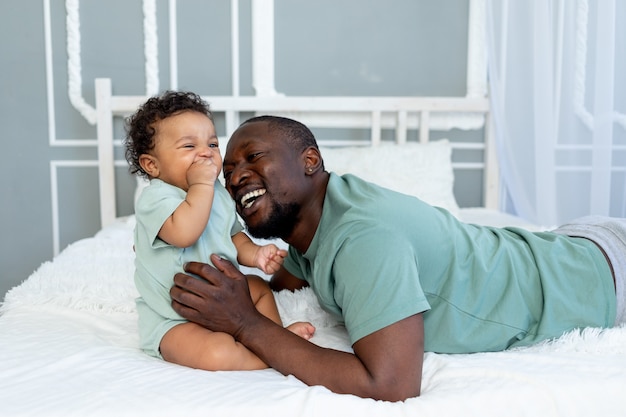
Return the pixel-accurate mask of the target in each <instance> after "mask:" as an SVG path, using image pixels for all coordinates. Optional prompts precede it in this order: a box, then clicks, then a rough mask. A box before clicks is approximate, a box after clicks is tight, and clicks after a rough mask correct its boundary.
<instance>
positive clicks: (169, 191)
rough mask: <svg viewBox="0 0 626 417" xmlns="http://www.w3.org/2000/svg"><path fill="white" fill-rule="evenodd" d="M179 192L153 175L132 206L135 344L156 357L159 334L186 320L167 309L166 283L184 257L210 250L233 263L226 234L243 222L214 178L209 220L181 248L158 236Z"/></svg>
mask: <svg viewBox="0 0 626 417" xmlns="http://www.w3.org/2000/svg"><path fill="white" fill-rule="evenodd" d="M185 195H186V193H185V191H183V190H181V189H180V188H178V187H174V186H173V185H170V184H167V183H166V182H163V181H161V180H158V179H153V180H151V181H150V185H149V186H148V187H146V188H145V189H144V190H143V191H142V193H141V196H140V197H139V199H138V201H137V205H136V207H135V217H136V219H137V225H136V226H135V285H136V286H137V290H138V291H139V295H140V297H139V298H138V299H137V302H136V304H137V312H138V313H139V339H140V346H141V348H142V349H143V350H145V351H146V352H147V353H149V354H151V355H153V356H157V357H158V356H160V353H159V344H160V343H161V338H162V337H163V335H165V333H166V332H167V331H168V330H170V329H171V328H172V327H174V326H175V325H177V324H180V323H183V322H185V321H186V320H184V319H183V318H182V317H181V316H180V315H178V313H176V312H175V311H174V309H173V308H172V304H171V303H172V300H171V298H170V288H171V287H172V285H173V284H174V281H173V280H174V275H175V274H176V273H178V272H182V271H183V265H184V264H185V263H187V262H191V261H197V262H206V263H211V262H210V260H209V256H210V255H211V254H212V253H217V254H219V255H221V256H222V257H224V258H226V259H228V260H229V261H230V262H232V263H233V265H235V266H237V265H238V263H237V249H236V248H235V245H234V243H233V241H232V236H233V235H235V234H236V233H238V232H240V231H242V230H243V227H242V226H241V223H239V220H238V219H237V214H236V211H235V203H234V202H233V200H232V198H231V197H230V195H229V194H228V191H226V189H225V188H224V187H223V186H222V185H221V183H219V182H216V183H215V192H214V194H213V205H212V206H211V216H210V217H209V222H208V224H207V226H206V228H205V229H204V231H203V232H202V235H201V236H200V238H199V239H198V241H197V242H196V243H195V244H194V245H192V246H190V247H188V248H182V249H181V248H178V247H176V246H172V245H169V244H167V243H165V242H164V241H162V240H161V239H159V237H158V233H159V230H161V227H162V226H163V223H164V222H165V220H167V218H168V217H169V216H170V215H171V214H172V213H173V212H174V210H176V208H177V207H178V206H179V205H180V204H181V203H182V202H183V200H184V199H185Z"/></svg>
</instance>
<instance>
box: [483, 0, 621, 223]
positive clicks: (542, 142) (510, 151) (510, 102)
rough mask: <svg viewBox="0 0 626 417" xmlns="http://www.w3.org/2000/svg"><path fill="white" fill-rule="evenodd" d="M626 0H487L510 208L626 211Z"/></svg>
mask: <svg viewBox="0 0 626 417" xmlns="http://www.w3.org/2000/svg"><path fill="white" fill-rule="evenodd" d="M625 23H626V2H624V1H617V0H561V1H558V0H510V1H507V0H488V1H487V51H488V52H487V53H488V62H489V87H490V93H489V94H490V97H491V105H492V110H493V113H492V117H493V122H494V131H495V136H496V143H497V149H498V158H499V161H500V168H501V173H502V182H503V190H502V191H503V192H502V195H503V199H502V202H501V206H502V208H503V209H504V210H505V211H507V212H510V213H513V214H517V215H519V216H521V217H524V218H526V219H528V220H531V221H533V222H535V223H537V224H541V225H545V226H554V225H558V224H562V223H564V222H567V221H568V220H571V219H573V218H576V217H580V216H584V215H589V214H598V215H610V216H614V217H626V24H625Z"/></svg>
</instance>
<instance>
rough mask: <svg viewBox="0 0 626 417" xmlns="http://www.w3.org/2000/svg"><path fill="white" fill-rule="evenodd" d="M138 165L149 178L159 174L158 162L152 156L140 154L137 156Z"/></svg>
mask: <svg viewBox="0 0 626 417" xmlns="http://www.w3.org/2000/svg"><path fill="white" fill-rule="evenodd" d="M139 165H141V168H143V170H144V171H146V173H147V174H148V175H150V177H151V178H157V177H158V176H159V164H158V163H157V160H156V158H155V157H154V156H152V155H148V154H145V153H144V154H142V155H141V156H139Z"/></svg>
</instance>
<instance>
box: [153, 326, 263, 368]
mask: <svg viewBox="0 0 626 417" xmlns="http://www.w3.org/2000/svg"><path fill="white" fill-rule="evenodd" d="M160 350H161V355H162V356H163V359H165V360H166V361H168V362H172V363H177V364H179V365H184V366H188V367H190V368H196V369H205V370H207V371H238V370H255V369H265V368H267V365H266V364H265V363H264V362H263V361H262V360H261V359H259V358H258V357H257V356H256V355H255V354H254V353H252V352H251V351H250V350H248V349H247V348H246V347H245V346H244V345H242V344H241V343H239V342H237V341H236V340H235V339H234V338H233V337H232V336H231V335H229V334H227V333H222V332H213V331H211V330H208V329H205V328H204V327H202V326H199V325H197V324H195V323H183V324H179V325H177V326H175V327H173V328H172V329H171V330H169V331H168V332H167V333H166V334H165V336H163V339H161V344H160Z"/></svg>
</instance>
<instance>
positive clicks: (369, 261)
mask: <svg viewBox="0 0 626 417" xmlns="http://www.w3.org/2000/svg"><path fill="white" fill-rule="evenodd" d="M284 266H285V268H286V269H287V270H288V271H289V272H291V273H292V274H293V275H295V276H297V277H299V278H301V279H304V280H306V281H307V282H308V283H309V284H310V286H311V287H312V288H313V290H314V292H315V293H316V294H317V296H318V299H319V301H320V304H321V305H322V307H323V308H324V309H326V310H327V311H329V312H330V313H332V314H334V315H335V316H337V317H338V318H340V319H342V320H343V321H344V323H345V325H346V328H347V330H348V333H349V335H350V339H351V341H352V343H354V342H356V341H358V340H359V339H361V338H363V337H364V336H367V335H369V334H371V333H373V332H375V331H377V330H380V329H381V328H383V327H386V326H388V325H390V324H393V323H395V322H397V321H399V320H402V319H404V318H407V317H409V316H411V315H413V314H416V313H421V312H423V313H424V315H423V318H424V332H425V350H426V351H432V352H445V353H469V352H479V351H498V350H503V349H506V348H508V347H512V346H522V345H527V344H531V343H535V342H537V341H539V340H543V339H547V338H553V337H558V336H560V335H562V334H563V332H566V331H568V330H571V329H573V328H578V327H589V326H602V327H608V326H610V325H612V323H613V321H614V320H615V304H616V302H615V291H614V287H613V281H612V276H611V271H610V268H609V266H608V264H607V262H606V260H605V259H604V256H603V255H602V252H601V251H600V250H599V249H598V248H597V247H596V246H595V244H594V243H592V242H590V241H588V240H586V239H581V238H570V237H566V236H562V235H557V234H553V233H548V232H542V233H531V232H529V231H526V230H523V229H518V228H504V229H499V228H492V227H485V226H477V225H472V224H465V223H461V222H459V221H458V220H457V219H456V218H455V217H454V216H452V215H451V214H450V213H448V212H447V211H446V210H444V209H441V208H436V207H432V206H430V205H428V204H426V203H424V202H422V201H420V200H418V199H416V198H414V197H410V196H407V195H404V194H400V193H396V192H393V191H390V190H386V189H384V188H381V187H378V186H376V185H373V184H370V183H367V182H365V181H363V180H361V179H359V178H357V177H355V176H352V175H344V176H342V177H340V176H337V175H335V174H334V173H331V176H330V180H329V183H328V189H327V191H326V197H325V201H324V207H323V212H322V217H321V221H320V224H319V227H318V229H317V231H316V233H315V236H314V238H313V241H312V242H311V245H310V246H309V248H308V250H307V251H306V253H304V254H302V253H299V252H298V251H296V250H295V249H293V248H290V249H289V256H288V257H287V259H286V260H285V264H284Z"/></svg>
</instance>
